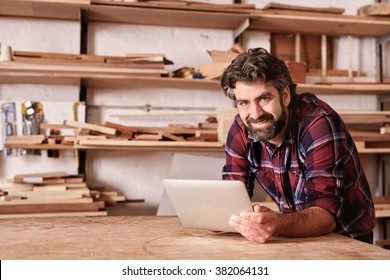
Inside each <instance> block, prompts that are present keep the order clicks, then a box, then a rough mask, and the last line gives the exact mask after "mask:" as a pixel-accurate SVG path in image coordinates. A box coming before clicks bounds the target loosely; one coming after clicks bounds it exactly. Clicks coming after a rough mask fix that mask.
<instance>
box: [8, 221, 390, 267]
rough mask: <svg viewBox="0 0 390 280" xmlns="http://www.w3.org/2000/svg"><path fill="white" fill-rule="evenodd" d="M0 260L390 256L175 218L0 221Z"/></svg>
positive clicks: (326, 240) (326, 239) (345, 243)
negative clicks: (186, 224)
mask: <svg viewBox="0 0 390 280" xmlns="http://www.w3.org/2000/svg"><path fill="white" fill-rule="evenodd" d="M1 224H2V226H1V228H2V229H1V237H2V240H4V242H2V246H0V259H2V260H7V259H14V260H16V259H26V260H27V259H76V260H78V259H116V260H119V259H252V260H253V259H332V260H333V259H390V251H388V250H385V249H382V248H380V247H378V246H375V245H369V244H366V243H362V242H360V241H355V240H352V239H350V238H346V237H342V236H340V235H336V234H330V235H326V236H321V237H313V238H273V239H272V240H270V241H269V242H268V243H266V244H255V243H252V242H250V241H248V240H246V239H245V238H243V237H242V236H241V235H239V234H236V233H218V232H212V231H207V230H193V229H184V228H183V227H182V225H181V224H180V221H179V219H178V218H177V217H155V216H125V217H119V216H113V217H83V218H81V217H74V218H73V217H72V218H70V217H68V218H35V219H4V220H2V222H1Z"/></svg>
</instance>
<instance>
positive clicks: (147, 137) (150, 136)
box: [133, 133, 163, 141]
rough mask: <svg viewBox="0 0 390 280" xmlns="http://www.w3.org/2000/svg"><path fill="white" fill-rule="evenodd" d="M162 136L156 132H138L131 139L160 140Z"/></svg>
mask: <svg viewBox="0 0 390 280" xmlns="http://www.w3.org/2000/svg"><path fill="white" fill-rule="evenodd" d="M162 138H163V136H162V134H161V133H158V134H138V135H135V136H134V138H133V140H144V141H160V140H162Z"/></svg>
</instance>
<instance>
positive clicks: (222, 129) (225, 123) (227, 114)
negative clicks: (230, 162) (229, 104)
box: [217, 107, 237, 144]
mask: <svg viewBox="0 0 390 280" xmlns="http://www.w3.org/2000/svg"><path fill="white" fill-rule="evenodd" d="M236 115H237V108H222V107H220V108H218V109H217V120H218V141H219V142H222V143H224V144H225V143H226V138H227V135H228V133H229V129H230V126H231V125H232V123H233V120H234V118H235V116H236Z"/></svg>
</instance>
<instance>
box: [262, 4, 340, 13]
mask: <svg viewBox="0 0 390 280" xmlns="http://www.w3.org/2000/svg"><path fill="white" fill-rule="evenodd" d="M263 10H287V11H303V12H319V13H330V14H343V13H344V12H345V9H342V8H333V7H329V8H318V7H307V6H296V5H287V4H280V3H273V2H270V3H268V4H267V5H265V6H264V8H263Z"/></svg>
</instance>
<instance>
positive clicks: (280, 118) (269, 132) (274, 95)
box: [234, 82, 290, 145]
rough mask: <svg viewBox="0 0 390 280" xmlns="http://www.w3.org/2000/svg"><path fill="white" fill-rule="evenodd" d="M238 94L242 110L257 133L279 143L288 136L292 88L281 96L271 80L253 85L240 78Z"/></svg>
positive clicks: (266, 139)
mask: <svg viewBox="0 0 390 280" xmlns="http://www.w3.org/2000/svg"><path fill="white" fill-rule="evenodd" d="M234 94H235V97H236V105H237V109H238V113H239V115H240V117H241V119H242V120H243V122H244V123H245V124H246V126H247V127H248V130H249V131H250V132H251V134H252V135H253V137H254V138H255V139H256V140H257V141H259V142H270V143H272V144H275V145H278V144H279V143H280V142H281V141H282V140H283V138H284V132H285V127H286V123H287V118H288V110H287V106H288V104H289V103H290V91H289V88H288V87H286V88H285V89H284V92H283V96H282V98H280V96H279V93H278V90H277V89H276V88H275V87H274V86H273V85H272V83H271V82H267V83H263V82H256V83H254V84H251V85H246V84H244V83H241V82H237V83H236V88H235V89H234Z"/></svg>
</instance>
